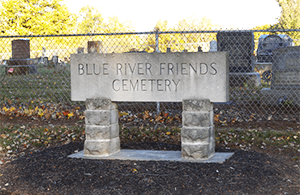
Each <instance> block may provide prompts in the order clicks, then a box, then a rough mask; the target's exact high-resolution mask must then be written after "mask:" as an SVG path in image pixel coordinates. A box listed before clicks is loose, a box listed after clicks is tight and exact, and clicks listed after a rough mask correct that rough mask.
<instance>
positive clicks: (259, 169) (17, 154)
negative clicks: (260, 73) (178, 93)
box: [0, 115, 300, 194]
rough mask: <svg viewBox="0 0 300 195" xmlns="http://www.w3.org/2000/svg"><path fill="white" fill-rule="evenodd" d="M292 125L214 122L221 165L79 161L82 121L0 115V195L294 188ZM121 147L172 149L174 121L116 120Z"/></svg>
mask: <svg viewBox="0 0 300 195" xmlns="http://www.w3.org/2000/svg"><path fill="white" fill-rule="evenodd" d="M299 126H300V125H299V123H297V122H288V121H281V122H276V121H262V122H252V123H246V122H243V123H235V124H231V125H230V124H228V125H227V126H221V125H219V124H216V133H215V137H216V151H217V152H234V153H235V154H234V155H233V156H232V157H231V158H230V159H228V160H226V162H224V163H223V164H216V163H213V164H198V163H182V162H161V161H159V162H154V161H149V162H147V161H121V160H81V159H70V158H68V157H67V156H68V155H70V154H73V153H75V152H78V151H80V150H83V141H84V120H82V119H78V118H74V119H72V117H71V118H69V119H67V118H62V119H57V120H52V119H50V120H46V119H44V120H42V119H40V118H35V119H32V118H27V117H9V116H4V115H0V147H1V148H0V151H1V152H0V194H300V129H299ZM120 139H121V148H122V149H146V150H180V128H178V125H177V126H176V125H174V126H167V125H164V124H158V126H157V128H154V126H151V125H149V126H148V125H147V124H144V125H142V126H139V127H136V126H132V124H129V123H127V124H120Z"/></svg>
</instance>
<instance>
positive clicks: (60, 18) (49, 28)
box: [0, 0, 76, 35]
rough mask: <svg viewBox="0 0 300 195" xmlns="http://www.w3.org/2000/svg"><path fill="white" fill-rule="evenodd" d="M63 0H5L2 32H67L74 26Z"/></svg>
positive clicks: (1, 9)
mask: <svg viewBox="0 0 300 195" xmlns="http://www.w3.org/2000/svg"><path fill="white" fill-rule="evenodd" d="M61 2H62V0H30V1H28V0H4V1H1V3H0V22H1V27H0V33H1V34H6V35H30V34H39V35H44V34H65V33H69V32H70V30H72V28H73V26H74V21H75V19H76V17H75V15H73V14H71V13H70V12H69V10H68V8H67V7H66V6H65V5H62V4H61Z"/></svg>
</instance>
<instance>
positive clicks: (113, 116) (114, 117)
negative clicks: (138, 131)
mask: <svg viewBox="0 0 300 195" xmlns="http://www.w3.org/2000/svg"><path fill="white" fill-rule="evenodd" d="M118 122H119V111H118V110H117V109H114V110H111V111H110V124H116V123H118Z"/></svg>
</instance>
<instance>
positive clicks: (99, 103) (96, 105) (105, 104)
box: [85, 99, 113, 110]
mask: <svg viewBox="0 0 300 195" xmlns="http://www.w3.org/2000/svg"><path fill="white" fill-rule="evenodd" d="M85 104H86V109H87V110H111V108H112V104H113V103H112V102H111V101H110V100H108V99H87V100H86V103H85Z"/></svg>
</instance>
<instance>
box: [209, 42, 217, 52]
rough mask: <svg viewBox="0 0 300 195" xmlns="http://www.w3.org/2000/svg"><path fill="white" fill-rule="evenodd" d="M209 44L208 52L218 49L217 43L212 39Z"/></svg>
mask: <svg viewBox="0 0 300 195" xmlns="http://www.w3.org/2000/svg"><path fill="white" fill-rule="evenodd" d="M209 46H210V49H209V52H215V51H218V43H217V41H215V40H212V41H211V42H210V43H209Z"/></svg>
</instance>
